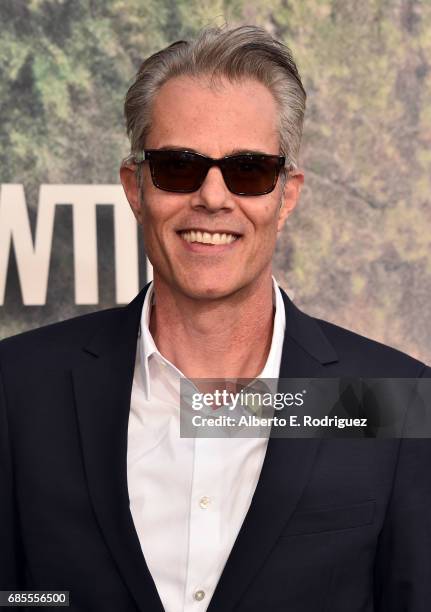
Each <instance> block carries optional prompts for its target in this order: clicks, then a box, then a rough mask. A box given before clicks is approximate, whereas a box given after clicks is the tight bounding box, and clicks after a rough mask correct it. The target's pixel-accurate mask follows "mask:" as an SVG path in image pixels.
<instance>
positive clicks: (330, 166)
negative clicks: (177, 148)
mask: <svg viewBox="0 0 431 612" xmlns="http://www.w3.org/2000/svg"><path fill="white" fill-rule="evenodd" d="M225 20H227V21H228V23H229V24H230V25H232V26H235V25H239V24H242V23H254V24H256V25H262V26H263V27H265V28H266V29H268V30H269V31H270V32H271V33H272V34H274V35H275V36H276V37H278V38H280V39H282V40H283V41H285V42H286V43H287V44H288V45H289V46H290V47H291V48H292V50H293V52H294V55H295V57H296V59H297V62H298V65H299V69H300V72H301V75H302V77H303V81H304V84H305V87H306V90H307V93H308V106H307V115H306V124H305V132H304V143H303V149H302V163H303V166H304V168H305V175H306V179H305V187H304V189H303V195H302V196H301V202H300V205H299V207H298V209H297V211H296V213H295V215H293V216H292V217H291V221H290V223H289V225H288V227H287V228H286V230H285V231H284V233H283V235H282V236H281V238H280V242H279V245H278V248H277V252H276V258H275V272H276V276H277V278H278V279H279V281H280V282H281V284H282V285H283V286H285V287H286V288H289V289H292V288H293V290H294V291H295V300H296V302H297V303H298V304H299V305H300V306H302V307H303V308H304V309H305V310H306V311H308V312H309V313H310V314H314V315H317V316H320V317H322V318H325V319H328V320H331V321H334V322H336V323H338V324H340V325H343V326H346V327H349V328H351V329H354V330H356V331H358V332H359V333H362V334H365V335H367V336H370V337H373V338H376V339H379V340H381V341H383V342H386V343H388V344H391V345H394V346H398V347H399V348H401V349H403V350H405V351H407V352H409V353H411V354H413V355H416V356H417V357H421V358H422V359H425V360H427V361H431V309H430V308H429V302H430V297H431V203H430V191H431V147H430V145H431V104H430V101H431V78H430V70H431V66H430V59H429V58H430V57H431V3H430V2H429V1H428V0H426V1H423V2H420V1H419V0H396V1H395V0H365V1H364V2H356V1H355V0H274V1H271V2H269V1H262V0H260V1H257V0H253V1H249V2H247V1H246V0H230V1H225V2H222V1H212V2H208V1H202V0H200V1H198V0H191V1H185V0H179V1H178V0H176V1H174V0H145V1H139V0H30V1H26V0H3V1H2V2H1V3H0V23H1V38H0V100H1V106H0V168H1V170H0V172H1V174H0V179H1V182H2V183H6V182H18V183H23V184H24V185H25V188H26V194H27V197H28V201H29V203H30V206H31V207H32V208H33V209H34V208H35V206H36V202H37V192H38V187H39V185H40V183H112V182H117V181H118V166H119V161H120V160H121V158H122V157H123V156H124V155H125V154H127V152H128V143H127V140H126V137H125V133H124V121H123V116H122V104H123V99H124V94H125V92H126V90H127V88H128V86H129V84H130V83H131V80H132V78H133V75H134V73H135V72H136V70H137V69H138V67H139V64H140V62H141V61H142V60H143V59H144V58H145V57H146V56H147V55H149V54H150V53H153V52H154V51H156V50H158V49H160V48H161V47H162V46H165V45H167V44H169V43H171V42H173V41H174V40H178V39H180V38H187V37H189V36H193V34H194V33H195V32H196V31H197V30H198V29H199V28H200V27H202V26H204V25H208V24H213V25H214V24H220V23H223V22H224V21H225ZM57 316H59V317H60V316H61V312H60V310H59V311H58V313H57Z"/></svg>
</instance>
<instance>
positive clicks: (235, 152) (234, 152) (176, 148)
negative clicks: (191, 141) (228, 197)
mask: <svg viewBox="0 0 431 612" xmlns="http://www.w3.org/2000/svg"><path fill="white" fill-rule="evenodd" d="M159 150H160V151H168V150H169V151H190V152H191V153H199V155H205V153H202V152H201V151H198V150H197V149H193V148H192V147H181V146H178V145H164V146H163V147H159ZM250 153H252V154H255V155H278V153H268V151H261V150H260V149H232V150H231V151H230V152H229V153H227V154H226V155H223V157H226V156H227V155H229V156H230V155H246V154H250Z"/></svg>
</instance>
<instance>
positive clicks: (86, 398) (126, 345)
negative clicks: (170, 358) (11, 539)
mask: <svg viewBox="0 0 431 612" xmlns="http://www.w3.org/2000/svg"><path fill="white" fill-rule="evenodd" d="M145 292H146V288H145V289H144V291H143V292H141V293H140V294H139V295H138V296H137V298H136V299H135V300H134V301H133V302H132V303H131V304H129V306H127V307H126V308H124V309H119V310H118V311H117V312H115V313H107V324H106V328H103V329H102V330H100V331H99V333H97V335H96V336H95V337H94V338H93V339H92V341H91V343H90V344H89V345H87V346H86V347H85V349H84V352H83V360H82V363H81V364H80V365H79V366H78V367H77V368H75V369H74V370H73V372H72V376H73V385H74V392H75V400H76V408H77V414H78V423H79V429H80V434H81V442H82V451H83V457H84V464H85V471H86V476H87V481H88V488H89V492H90V498H91V502H92V504H93V508H94V511H95V514H96V517H97V520H98V523H99V526H100V529H101V531H102V533H103V537H104V539H105V540H106V543H107V545H108V547H109V549H110V551H111V553H112V556H113V558H114V560H115V563H116V565H117V567H118V569H119V572H120V574H121V575H122V577H123V580H124V582H125V583H126V584H127V586H128V588H129V590H130V592H131V593H132V596H133V598H134V599H135V601H136V604H137V605H138V608H139V609H140V610H142V612H144V611H145V612H162V611H163V606H162V603H161V601H160V598H159V595H158V593H157V590H156V587H155V584H154V581H153V579H152V577H151V575H150V572H149V570H148V567H147V565H146V563H145V559H144V556H143V554H142V551H141V547H140V544H139V539H138V536H137V534H136V530H135V527H134V524H133V519H132V516H131V513H130V510H129V496H128V489H127V430H128V419H129V410H130V395H131V389H132V382H133V372H134V365H135V355H136V343H137V337H138V329H139V320H140V314H141V309H142V304H143V300H144V297H145Z"/></svg>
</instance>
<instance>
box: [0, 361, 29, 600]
mask: <svg viewBox="0 0 431 612" xmlns="http://www.w3.org/2000/svg"><path fill="white" fill-rule="evenodd" d="M22 565H23V564H22V558H21V554H20V546H19V537H18V532H17V514H16V510H15V504H14V484H13V475H12V459H11V449H10V443H9V429H8V419H7V413H6V397H5V390H4V386H3V381H2V375H1V370H0V590H11V589H18V588H21V586H22V584H21V575H22V572H23V567H22ZM4 609H5V608H4Z"/></svg>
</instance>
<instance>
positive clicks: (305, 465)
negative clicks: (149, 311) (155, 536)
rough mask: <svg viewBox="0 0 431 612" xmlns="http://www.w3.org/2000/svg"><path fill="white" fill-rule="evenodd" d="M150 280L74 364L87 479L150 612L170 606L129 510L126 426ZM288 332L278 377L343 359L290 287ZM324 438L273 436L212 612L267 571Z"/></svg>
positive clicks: (137, 595)
mask: <svg viewBox="0 0 431 612" xmlns="http://www.w3.org/2000/svg"><path fill="white" fill-rule="evenodd" d="M147 288H148V285H147V287H145V288H144V290H143V291H142V292H141V293H140V294H139V295H138V296H137V297H136V298H135V300H134V301H133V302H132V303H131V304H129V306H128V307H126V308H124V309H121V310H118V311H117V312H115V313H112V314H111V316H109V313H108V314H107V323H106V327H105V328H103V329H102V330H100V331H99V332H98V333H97V334H96V336H95V337H94V339H93V340H92V341H91V343H90V344H88V345H87V346H86V347H85V349H84V353H83V361H82V363H81V364H80V365H79V366H78V367H76V368H75V369H74V370H73V372H72V376H73V385H74V392H75V400H76V408H77V414H78V423H79V429H80V434H81V442H82V450H83V457H84V464H85V470H86V475H87V480H88V487H89V492H90V497H91V501H92V504H93V507H94V511H95V514H96V517H97V520H98V522H99V525H100V528H101V531H102V533H103V536H104V538H105V540H106V543H107V545H108V547H109V549H110V551H111V553H112V556H113V558H114V560H115V562H116V564H117V567H118V569H119V572H120V574H121V575H122V577H123V580H124V582H125V583H126V584H127V586H128V588H129V590H130V592H131V593H132V596H133V597H134V599H135V601H136V604H137V605H138V608H139V609H140V610H141V611H142V612H162V611H163V606H162V603H161V600H160V597H159V595H158V593H157V589H156V587H155V584H154V581H153V579H152V577H151V574H150V572H149V570H148V567H147V565H146V563H145V559H144V556H143V554H142V551H141V547H140V544H139V539H138V536H137V533H136V530H135V527H134V524H133V519H132V516H131V513H130V509H129V496H128V489H127V430H128V418H129V411H130V395H131V389H132V382H133V372H134V364H135V356H136V342H137V337H138V328H139V320H140V315H141V309H142V304H143V301H144V297H145V293H146V290H147ZM282 295H283V300H284V304H285V308H286V333H285V338H284V344H283V352H282V359H281V365H280V378H302V377H304V378H307V377H319V376H321V377H324V376H325V371H324V365H325V364H327V363H333V362H334V361H337V356H336V354H335V352H334V349H333V347H332V345H331V344H330V343H329V342H328V340H327V339H326V337H325V335H324V334H323V332H322V331H321V328H320V327H319V326H318V324H317V323H316V322H315V321H314V320H313V319H312V318H311V317H308V316H307V315H305V314H304V313H302V312H301V311H300V310H298V309H297V308H296V307H295V306H294V304H293V303H292V302H291V301H290V300H289V298H288V297H287V295H286V294H285V293H284V292H283V291H282ZM318 446H319V440H318V439H289V440H287V439H280V438H270V440H269V442H268V447H267V452H266V456H265V460H264V463H263V467H262V471H261V475H260V478H259V482H258V485H257V487H256V491H255V494H254V496H253V500H252V503H251V506H250V508H249V510H248V513H247V515H246V517H245V520H244V522H243V525H242V528H241V530H240V533H239V534H238V537H237V540H236V542H235V545H234V547H233V549H232V552H231V554H230V556H229V559H228V561H227V563H226V566H225V568H224V571H223V573H222V576H221V578H220V580H219V583H218V585H217V588H216V590H215V593H214V595H213V597H212V599H211V602H210V605H209V608H208V612H217V611H219V612H230V611H231V610H232V609H233V608H234V606H235V605H236V603H237V602H238V600H239V599H240V598H241V596H242V594H243V593H244V591H245V590H246V588H247V586H248V584H249V583H250V582H251V580H252V579H253V576H254V575H255V574H256V573H257V572H258V571H259V568H260V567H261V565H262V564H263V563H264V561H265V559H266V557H267V556H268V555H269V554H270V552H271V549H272V547H273V546H274V544H275V543H276V540H277V538H278V536H279V534H280V532H281V530H282V529H283V527H284V526H285V525H286V523H287V521H288V520H289V517H290V516H291V515H292V514H293V512H294V510H295V507H296V505H297V504H298V502H299V499H300V497H301V494H302V492H303V490H304V488H305V486H306V484H307V482H308V479H309V477H310V474H311V470H312V468H313V464H314V461H315V458H316V454H317V450H318Z"/></svg>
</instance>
